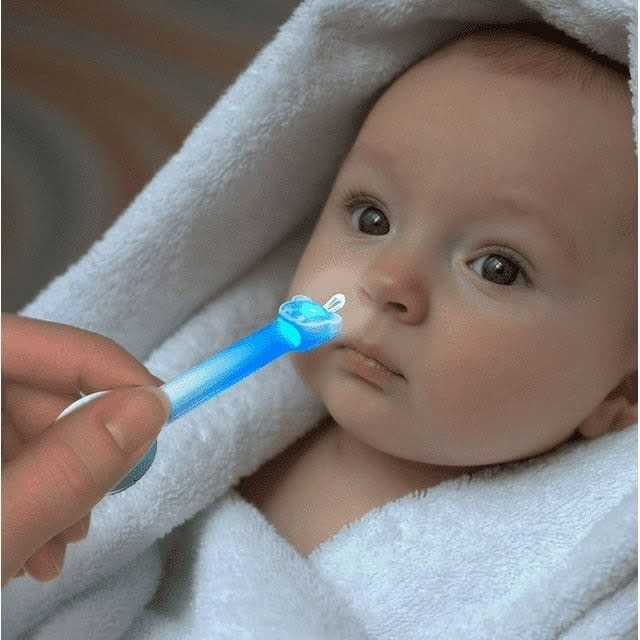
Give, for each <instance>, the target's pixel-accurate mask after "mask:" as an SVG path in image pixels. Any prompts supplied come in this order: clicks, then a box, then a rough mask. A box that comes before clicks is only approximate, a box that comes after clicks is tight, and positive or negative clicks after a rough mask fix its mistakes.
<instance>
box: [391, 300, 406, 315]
mask: <svg viewBox="0 0 640 640" xmlns="http://www.w3.org/2000/svg"><path fill="white" fill-rule="evenodd" d="M389 304H390V305H391V306H392V307H393V309H394V311H400V312H401V313H406V312H407V311H409V309H407V307H405V305H403V304H401V303H400V302H389Z"/></svg>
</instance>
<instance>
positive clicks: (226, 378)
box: [60, 293, 346, 493]
mask: <svg viewBox="0 0 640 640" xmlns="http://www.w3.org/2000/svg"><path fill="white" fill-rule="evenodd" d="M345 302H346V299H345V296H344V295H343V294H341V293H336V294H335V295H333V296H331V298H329V300H327V302H326V303H325V304H323V305H322V304H319V303H318V302H315V301H313V300H312V299H311V298H308V297H307V296H294V297H293V298H291V300H287V301H286V302H284V303H283V304H282V305H280V308H279V310H278V314H277V316H276V317H275V319H274V320H272V321H271V322H269V323H267V324H266V325H264V326H263V327H260V328H259V329H257V330H256V331H254V332H253V333H250V334H249V335H248V336H245V337H244V338H241V339H240V340H238V341H237V342H234V343H233V344H232V345H230V346H228V347H227V348H226V349H223V350H222V351H220V352H219V353H216V354H214V355H212V356H210V357H209V358H206V359H205V360H203V361H202V362H200V363H198V364H196V365H195V366H194V367H192V368H191V369H188V370H187V371H185V372H184V373H181V374H179V375H178V376H176V377H175V378H173V379H172V380H169V382H166V383H165V384H163V385H162V386H161V387H160V389H161V390H162V391H164V393H165V394H166V396H167V398H168V399H169V403H170V405H171V412H170V414H169V418H168V420H167V424H168V423H169V422H172V421H173V420H176V419H177V418H179V417H181V416H183V415H184V414H185V413H187V412H189V411H191V410H192V409H195V408H196V407H197V406H199V405H200V404H202V403H203V402H205V401H207V400H209V399H210V398H213V396H215V395H217V394H218V393H220V392H221V391H224V390H225V389H226V388H227V387H230V386H231V385H233V384H235V383H236V382H239V381H240V380H242V379H243V378H246V377H247V376H248V375H250V374H252V373H254V372H255V371H257V370H258V369H261V368H262V367H264V366H265V365H267V364H269V363H270V362H273V361H274V360H275V359H277V358H279V357H280V356H282V355H284V354H285V353H289V352H293V351H310V350H311V349H315V348H316V347H319V346H320V345H322V344H324V343H325V342H328V341H329V340H333V339H334V338H337V337H338V336H339V335H340V331H341V328H342V318H341V317H340V316H339V315H338V313H337V312H338V311H340V309H342V307H343V306H344V305H345ZM103 393H105V392H104V391H99V392H97V393H96V394H91V396H85V397H83V398H81V399H80V400H78V401H77V402H74V403H73V404H72V405H70V406H69V407H67V409H65V411H64V412H63V413H62V414H60V417H62V416H63V415H65V414H66V413H69V412H70V411H72V410H73V409H75V408H77V407H78V406H79V405H80V404H84V403H85V402H87V401H88V400H89V399H90V398H92V397H93V396H94V395H102V394H103ZM156 451H157V442H154V443H153V445H152V446H151V447H150V448H149V450H148V451H147V452H146V453H145V455H144V456H143V457H142V458H141V459H140V460H139V461H138V463H137V464H136V465H135V466H134V467H133V468H132V469H131V470H130V471H129V473H128V474H127V475H126V476H125V477H124V478H123V479H122V480H120V482H118V484H117V485H116V486H115V487H113V489H112V490H111V491H110V493H119V492H120V491H124V490H125V489H128V488H129V487H130V486H132V485H133V484H135V483H136V482H137V481H138V480H140V478H142V476H144V474H145V473H146V472H147V471H148V470H149V468H150V467H151V464H152V463H153V460H154V458H155V456H156Z"/></svg>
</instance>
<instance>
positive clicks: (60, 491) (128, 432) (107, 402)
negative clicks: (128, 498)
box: [2, 387, 169, 575]
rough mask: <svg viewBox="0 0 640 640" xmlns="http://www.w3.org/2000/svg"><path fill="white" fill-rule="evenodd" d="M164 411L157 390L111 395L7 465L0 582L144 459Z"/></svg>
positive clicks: (164, 402) (66, 421) (52, 428)
mask: <svg viewBox="0 0 640 640" xmlns="http://www.w3.org/2000/svg"><path fill="white" fill-rule="evenodd" d="M168 412H169V406H168V401H167V399H166V396H164V394H163V393H162V392H161V391H160V390H159V389H157V388H155V387H137V388H129V389H115V390H113V391H110V392H109V393H107V394H105V395H104V396H102V397H98V398H95V399H94V400H92V401H91V402H89V403H87V404H86V405H84V406H81V407H79V408H78V409H77V410H75V411H73V412H72V413H70V414H68V415H65V416H64V417H63V418H61V419H60V420H58V421H57V422H56V423H54V424H53V425H51V426H50V427H49V428H48V429H46V430H45V431H44V432H43V433H42V434H41V435H40V436H39V437H38V438H36V439H34V441H33V442H32V443H30V444H29V445H28V446H27V447H26V448H25V450H24V451H23V452H22V453H21V454H20V456H18V457H17V458H16V459H15V460H12V461H11V462H10V463H8V464H7V465H6V467H5V469H3V473H2V540H3V544H2V564H3V572H2V573H3V575H4V574H5V570H4V569H5V567H7V566H9V567H10V566H13V565H14V564H15V566H16V569H18V568H19V567H20V566H22V563H23V562H24V561H26V559H27V558H28V557H29V556H30V555H31V553H33V552H34V551H35V550H36V549H38V548H39V547H40V546H42V545H43V544H45V543H46V542H48V541H49V540H50V539H51V538H52V537H54V536H55V535H57V534H58V533H60V532H61V531H63V530H64V529H66V528H67V527H69V526H70V525H72V524H74V523H75V522H77V521H78V520H79V519H80V518H82V517H84V516H85V515H86V514H87V513H88V512H89V511H90V510H91V509H92V508H93V506H94V505H95V504H96V503H97V502H98V501H99V500H100V499H101V498H102V497H103V496H104V494H105V493H106V492H107V491H108V490H109V489H110V488H111V487H113V485H115V484H116V483H117V482H118V480H120V479H121V478H122V477H123V476H124V475H125V474H126V472H127V471H128V470H129V469H130V468H131V467H132V466H133V465H134V464H135V463H136V461H137V460H138V459H139V458H140V457H141V456H142V455H143V454H144V453H145V451H146V450H147V448H148V447H149V446H150V445H151V443H152V442H153V440H154V438H155V437H156V436H157V435H158V432H159V431H160V429H161V428H162V425H163V424H164V423H165V422H166V419H167V416H168ZM9 575H11V574H9Z"/></svg>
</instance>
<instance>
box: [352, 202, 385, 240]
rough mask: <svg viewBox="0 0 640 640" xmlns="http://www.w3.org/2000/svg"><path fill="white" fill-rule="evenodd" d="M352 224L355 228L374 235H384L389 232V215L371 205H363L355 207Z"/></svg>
mask: <svg viewBox="0 0 640 640" xmlns="http://www.w3.org/2000/svg"><path fill="white" fill-rule="evenodd" d="M351 224H353V227H354V229H357V230H358V231H361V232H362V233H367V234H369V235H372V236H383V235H385V234H387V233H389V220H388V219H387V216H385V215H384V213H382V211H380V209H376V207H372V206H370V205H362V206H359V207H357V208H356V209H354V211H353V213H352V214H351Z"/></svg>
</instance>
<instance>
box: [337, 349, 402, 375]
mask: <svg viewBox="0 0 640 640" xmlns="http://www.w3.org/2000/svg"><path fill="white" fill-rule="evenodd" d="M339 349H340V351H341V352H342V359H343V362H344V364H345V365H346V367H347V368H348V369H349V370H351V371H352V372H353V373H355V374H356V375H358V376H360V377H363V378H365V379H367V380H369V381H370V382H373V383H374V384H378V383H383V382H385V381H387V380H389V379H390V378H392V377H396V378H404V376H403V375H402V373H400V371H399V370H398V369H397V368H396V367H395V365H394V364H392V363H391V362H390V359H389V358H388V356H387V355H386V354H385V353H384V352H383V351H382V350H381V349H380V348H379V347H377V346H376V345H372V344H366V343H363V342H359V341H352V342H346V343H344V344H341V345H339Z"/></svg>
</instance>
